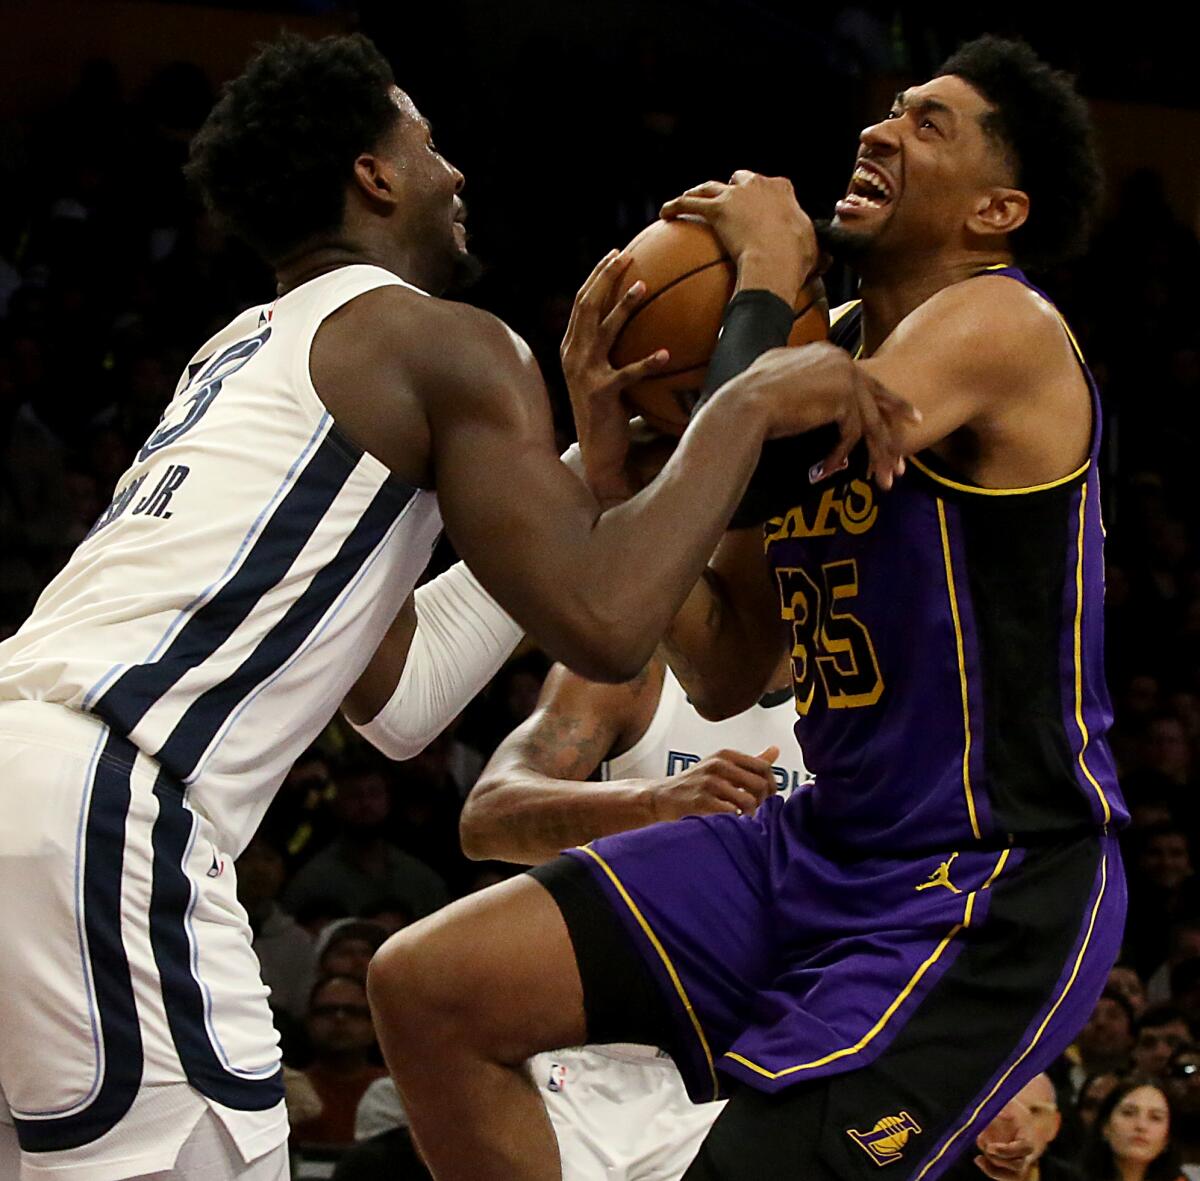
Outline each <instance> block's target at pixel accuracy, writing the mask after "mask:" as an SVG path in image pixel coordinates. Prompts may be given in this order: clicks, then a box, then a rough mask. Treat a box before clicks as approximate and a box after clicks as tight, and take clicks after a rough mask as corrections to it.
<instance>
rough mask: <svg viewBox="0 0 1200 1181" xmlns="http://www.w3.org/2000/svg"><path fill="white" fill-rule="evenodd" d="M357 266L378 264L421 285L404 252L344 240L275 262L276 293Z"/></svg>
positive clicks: (404, 278) (284, 293)
mask: <svg viewBox="0 0 1200 1181" xmlns="http://www.w3.org/2000/svg"><path fill="white" fill-rule="evenodd" d="M361 265H366V266H375V267H382V268H383V269H384V270H385V271H391V272H392V274H393V275H398V276H399V277H400V278H401V279H403V280H405V282H408V283H414V284H416V286H418V287H420V286H421V283H420V280H419V277H418V276H417V275H416V274H415V273H413V272H414V271H415V268H414V267H413V266H412V265H411V263H410V260H409V259H408V257H407V256H406V252H404V251H402V250H397V249H387V248H379V247H377V246H372V245H371V244H365V243H361V242H354V241H350V240H344V241H331V242H325V243H321V244H320V245H314V246H311V247H308V248H306V249H304V250H303V251H301V252H299V253H297V254H294V255H292V256H290V257H289V258H287V259H285V260H283V261H282V262H280V263H278V264H276V267H275V281H276V293H277V294H278V295H286V294H287V293H288V292H289V291H294V290H295V289H296V288H297V287H300V286H301V285H302V284H304V283H308V282H309V281H310V280H312V279H317V278H319V277H320V276H321V275H327V274H329V272H330V271H336V270H340V269H341V268H342V267H349V266H361Z"/></svg>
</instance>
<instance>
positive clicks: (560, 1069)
mask: <svg viewBox="0 0 1200 1181" xmlns="http://www.w3.org/2000/svg"><path fill="white" fill-rule="evenodd" d="M566 1086H567V1068H566V1067H565V1066H563V1065H562V1063H561V1062H551V1063H550V1077H549V1078H548V1079H547V1080H546V1090H547V1091H553V1092H554V1093H555V1094H557V1093H558V1092H559V1091H562V1090H565V1089H566Z"/></svg>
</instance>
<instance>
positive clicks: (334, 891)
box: [284, 753, 450, 918]
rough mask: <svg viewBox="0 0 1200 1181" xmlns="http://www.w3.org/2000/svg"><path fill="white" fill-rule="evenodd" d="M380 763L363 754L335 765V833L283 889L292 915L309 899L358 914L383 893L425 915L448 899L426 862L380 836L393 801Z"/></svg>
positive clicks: (444, 886)
mask: <svg viewBox="0 0 1200 1181" xmlns="http://www.w3.org/2000/svg"><path fill="white" fill-rule="evenodd" d="M383 766H384V764H382V763H381V761H380V760H379V759H376V758H375V757H374V756H372V755H369V754H366V753H364V754H362V755H358V756H353V757H352V758H351V759H349V760H347V761H345V762H343V763H341V764H339V766H338V767H337V771H336V781H337V795H336V796H335V798H334V800H333V804H332V812H333V815H334V818H335V819H336V821H337V823H338V835H337V837H336V838H335V840H334V841H333V843H332V844H330V845H329V846H328V848H326V849H323V850H322V851H321V852H320V853H318V854H317V855H316V856H315V857H313V858H312V860H311V861H309V862H307V863H306V864H305V865H304V866H302V867H301V869H300V871H299V872H298V873H297V874H296V876H295V878H294V879H293V880H292V883H291V885H290V886H288V888H287V890H286V891H285V892H284V903H285V905H286V906H287V907H288V909H289V910H291V911H292V913H293V914H295V913H296V911H297V909H299V908H301V907H303V906H304V905H305V903H306V902H308V901H310V900H311V899H313V898H317V897H329V898H335V899H337V901H338V902H339V903H341V905H342V906H344V907H345V909H346V910H347V911H348V912H349V913H350V914H352V915H358V914H361V913H362V911H363V909H364V908H365V907H367V906H370V905H371V904H372V903H373V902H375V901H376V899H378V898H381V897H384V896H387V897H394V898H398V899H400V901H401V902H402V903H403V904H404V905H405V906H406V907H407V908H408V909H409V910H410V911H411V913H412V914H413V915H414V916H415V917H416V918H423V917H424V916H425V915H427V914H432V913H433V911H435V910H437V909H438V907H439V906H444V905H445V904H446V903H447V902H448V901H449V900H450V894H449V891H448V890H447V888H446V883H445V882H444V881H443V880H442V879H441V878H440V877H439V876H438V875H437V874H436V873H435V872H434V871H433V870H432V869H430V868H429V866H428V865H426V864H425V863H424V862H423V861H419V860H418V859H417V858H416V857H413V856H411V855H410V854H408V853H403V852H401V851H400V850H399V849H397V848H396V847H395V845H392V844H390V843H389V842H388V841H387V840H385V839H384V837H383V835H382V834H383V831H384V828H385V825H386V823H387V820H388V815H389V812H390V810H391V800H390V797H389V795H388V780H387V776H386V774H385V772H384V770H383Z"/></svg>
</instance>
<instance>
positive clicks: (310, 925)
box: [295, 894, 351, 940]
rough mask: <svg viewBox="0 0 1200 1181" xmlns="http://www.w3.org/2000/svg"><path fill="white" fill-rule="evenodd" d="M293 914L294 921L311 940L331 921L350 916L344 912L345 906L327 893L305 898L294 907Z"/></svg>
mask: <svg viewBox="0 0 1200 1181" xmlns="http://www.w3.org/2000/svg"><path fill="white" fill-rule="evenodd" d="M295 914H296V922H298V923H299V924H300V926H302V927H303V928H304V929H305V930H306V931H307V932H308V934H309V936H310V937H311V938H312V939H313V940H316V939H319V938H320V937H321V934H322V932H323V931H324V930H325V928H326V927H328V926H329V925H330V924H331V923H336V922H338V921H339V920H340V919H345V918H350V917H351V916H350V915H348V914H346V908H345V906H344V905H343V904H342V903H341V902H340V901H339V900H338V899H337V898H331V897H330V896H329V895H328V894H315V895H313V896H312V897H310V898H306V899H305V900H304V902H302V903H301V904H300V905H299V906H297V907H296V908H295Z"/></svg>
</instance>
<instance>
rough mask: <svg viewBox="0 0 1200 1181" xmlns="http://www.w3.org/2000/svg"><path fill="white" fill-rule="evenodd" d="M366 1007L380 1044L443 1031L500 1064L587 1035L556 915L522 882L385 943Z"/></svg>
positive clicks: (543, 896)
mask: <svg viewBox="0 0 1200 1181" xmlns="http://www.w3.org/2000/svg"><path fill="white" fill-rule="evenodd" d="M369 987H370V996H371V1005H372V1009H373V1010H374V1013H375V1018H376V1024H377V1027H378V1028H379V1031H380V1034H381V1037H382V1038H383V1039H384V1041H385V1044H386V1042H387V1040H388V1036H389V1032H392V1031H395V1032H397V1033H398V1034H399V1035H400V1036H402V1037H403V1038H404V1039H405V1041H407V1042H409V1043H410V1044H411V1043H412V1042H413V1041H414V1040H416V1041H420V1040H422V1039H423V1038H424V1037H425V1036H429V1037H433V1038H440V1037H441V1036H442V1033H443V1032H444V1031H445V1030H446V1029H447V1028H452V1029H453V1030H454V1031H455V1037H456V1039H458V1038H465V1040H466V1042H467V1044H468V1045H469V1046H470V1047H471V1049H472V1050H473V1051H476V1052H481V1053H483V1054H484V1055H486V1056H487V1057H490V1058H493V1059H494V1060H496V1061H500V1062H505V1063H513V1064H515V1063H518V1062H524V1061H525V1059H527V1058H529V1057H531V1056H532V1055H533V1054H535V1053H537V1052H539V1051H541V1050H547V1049H552V1048H553V1047H555V1046H561V1045H569V1044H573V1043H579V1042H582V1041H583V1040H584V1038H585V1035H586V1028H585V1020H584V1012H583V990H582V985H581V983H580V978H579V970H578V968H577V966H576V962H575V953H574V950H573V948H572V945H571V939H570V936H569V934H568V933H567V928H566V924H565V922H564V920H563V917H562V913H561V911H560V910H559V908H558V906H557V905H556V904H555V902H554V899H553V898H552V897H551V896H550V894H549V893H548V891H547V890H545V889H544V888H543V887H542V886H541V885H540V884H539V883H538V882H536V881H534V880H533V879H532V878H531V877H529V876H527V875H523V876H521V877H515V878H510V879H509V880H508V881H505V882H501V883H499V884H498V885H495V886H491V887H489V888H488V889H486V890H481V891H479V892H478V893H476V894H472V895H469V896H468V897H466V898H462V899H460V900H459V901H457V902H454V903H452V904H451V905H449V906H447V907H444V908H443V909H441V910H439V911H437V912H436V913H435V914H432V915H430V916H429V917H428V918H425V919H422V920H421V921H420V922H418V923H414V924H413V925H412V926H410V927H406V928H405V929H404V930H402V931H400V932H398V933H397V934H396V935H393V936H392V938H391V939H390V940H389V941H388V942H387V943H386V944H384V946H383V947H382V948H381V949H380V950H379V952H378V953H376V956H375V958H374V960H373V961H372V963H371V971H370V977H369Z"/></svg>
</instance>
